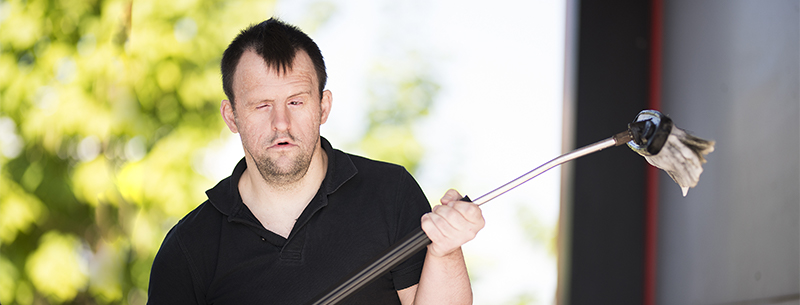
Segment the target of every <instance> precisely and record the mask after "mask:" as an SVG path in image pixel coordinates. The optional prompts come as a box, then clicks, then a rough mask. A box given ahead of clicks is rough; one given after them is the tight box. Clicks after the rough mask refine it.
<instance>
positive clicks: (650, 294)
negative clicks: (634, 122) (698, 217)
mask: <svg viewBox="0 0 800 305" xmlns="http://www.w3.org/2000/svg"><path fill="white" fill-rule="evenodd" d="M661 1H662V0H651V2H650V5H651V7H650V84H649V92H650V100H649V101H648V108H650V109H656V110H660V109H661V42H662V40H661V39H662V36H661V35H662V30H663V28H662V27H663V3H662V2H661ZM645 177H646V178H645V179H646V180H645V181H646V182H645V241H644V243H645V249H644V263H645V266H644V304H645V305H655V304H656V272H657V256H656V255H657V253H658V169H657V168H655V167H653V166H649V165H648V166H647V172H646V174H645Z"/></svg>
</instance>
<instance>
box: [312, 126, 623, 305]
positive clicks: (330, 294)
mask: <svg viewBox="0 0 800 305" xmlns="http://www.w3.org/2000/svg"><path fill="white" fill-rule="evenodd" d="M630 140H631V135H630V132H629V131H624V132H621V133H618V134H616V135H614V136H613V137H611V138H608V139H606V140H603V141H599V142H596V143H594V144H590V145H587V146H584V147H581V148H579V149H576V150H574V151H572V152H569V153H566V154H564V155H561V156H559V157H557V158H555V159H553V160H550V161H548V162H547V163H545V164H542V165H540V166H539V167H537V168H535V169H533V170H531V171H529V172H527V173H525V174H524V175H522V176H519V177H518V178H516V179H514V180H512V181H511V182H508V183H506V184H504V185H503V186H501V187H498V188H496V189H494V190H493V191H491V192H488V193H486V194H484V195H483V196H480V197H478V198H476V199H475V200H473V201H472V202H473V203H475V204H477V205H483V204H484V203H487V202H489V201H491V200H492V199H494V198H497V197H498V196H500V195H502V194H505V193H506V192H508V191H510V190H513V189H514V188H516V187H518V186H520V185H522V184H524V183H525V182H528V181H530V180H531V179H533V178H535V177H536V176H539V175H541V174H542V173H544V172H546V171H547V170H549V169H551V168H553V167H556V166H558V165H560V164H563V163H566V162H569V161H571V160H575V159H577V158H580V157H583V156H585V155H588V154H592V153H595V152H598V151H601V150H603V149H606V148H609V147H612V146H618V145H622V144H625V143H626V142H628V141H630ZM466 200H469V198H466ZM430 243H431V240H430V239H429V238H428V236H427V235H425V232H424V231H422V228H418V229H416V230H414V232H412V233H411V234H409V235H407V236H406V237H404V238H403V239H402V240H400V241H398V242H397V243H395V244H394V245H392V247H390V248H389V249H388V250H386V251H385V252H384V253H382V254H381V255H380V256H378V258H377V259H375V260H373V261H371V262H370V263H369V264H367V265H365V266H364V267H362V268H360V269H358V270H357V271H356V272H354V273H352V274H350V275H348V276H347V277H345V280H344V281H342V282H340V283H339V284H337V285H336V286H333V288H331V289H328V290H327V291H325V292H324V293H322V294H320V295H319V296H317V297H316V298H315V299H314V301H312V302H311V303H308V304H313V305H323V304H324V305H329V304H336V303H338V302H340V301H342V300H344V299H345V298H346V297H348V296H349V295H350V294H352V293H354V292H356V291H358V289H361V288H362V287H364V286H365V285H367V284H369V283H370V282H372V280H374V279H375V278H377V277H379V276H381V275H383V274H385V273H386V272H388V271H389V270H391V269H392V268H394V267H396V266H397V265H399V264H400V263H402V262H403V261H405V260H406V259H408V258H409V257H411V256H412V255H414V254H415V253H417V252H419V251H421V250H422V249H423V248H425V247H426V246H427V245H429V244H430Z"/></svg>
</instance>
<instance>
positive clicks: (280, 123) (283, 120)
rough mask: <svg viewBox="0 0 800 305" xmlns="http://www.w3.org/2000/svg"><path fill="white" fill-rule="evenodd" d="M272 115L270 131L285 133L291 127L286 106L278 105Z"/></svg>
mask: <svg viewBox="0 0 800 305" xmlns="http://www.w3.org/2000/svg"><path fill="white" fill-rule="evenodd" d="M274 109H275V110H274V111H273V113H272V129H273V130H275V131H286V130H289V127H290V126H291V120H290V119H289V109H288V107H286V105H285V104H284V105H279V106H276V107H275V108H274Z"/></svg>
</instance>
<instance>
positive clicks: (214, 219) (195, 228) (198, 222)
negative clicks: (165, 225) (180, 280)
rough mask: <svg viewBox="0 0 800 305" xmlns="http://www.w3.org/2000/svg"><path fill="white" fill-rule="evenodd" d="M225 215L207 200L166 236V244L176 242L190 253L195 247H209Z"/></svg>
mask: <svg viewBox="0 0 800 305" xmlns="http://www.w3.org/2000/svg"><path fill="white" fill-rule="evenodd" d="M223 217H224V215H222V213H220V212H219V211H218V210H217V209H216V208H215V207H214V206H213V205H212V204H211V202H210V201H208V200H206V201H205V202H203V203H202V204H200V205H199V206H197V208H195V209H194V210H192V211H191V212H189V213H188V214H186V216H184V217H183V218H181V220H179V221H178V223H176V224H175V226H173V227H172V229H171V230H170V231H169V233H167V236H166V237H165V238H164V244H172V243H176V244H177V245H179V246H181V247H183V248H186V249H185V250H186V251H189V252H190V253H191V252H192V250H195V249H194V248H197V247H207V246H208V245H207V241H208V240H210V238H209V237H210V236H213V235H215V234H217V235H218V234H219V231H220V225H221V223H222V220H223Z"/></svg>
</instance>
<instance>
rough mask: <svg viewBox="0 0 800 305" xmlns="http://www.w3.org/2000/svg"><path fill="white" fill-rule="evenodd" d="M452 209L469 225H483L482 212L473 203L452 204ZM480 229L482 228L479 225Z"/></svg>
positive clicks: (460, 202) (459, 202)
mask: <svg viewBox="0 0 800 305" xmlns="http://www.w3.org/2000/svg"><path fill="white" fill-rule="evenodd" d="M452 208H453V209H455V210H456V211H458V212H459V213H460V214H461V215H462V216H463V217H464V219H466V220H467V221H469V222H470V223H474V224H483V223H484V222H485V221H484V218H483V211H481V208H480V207H479V206H478V205H476V204H474V203H471V202H465V201H456V202H454V203H453V205H452ZM481 227H483V226H482V225H481Z"/></svg>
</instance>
